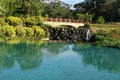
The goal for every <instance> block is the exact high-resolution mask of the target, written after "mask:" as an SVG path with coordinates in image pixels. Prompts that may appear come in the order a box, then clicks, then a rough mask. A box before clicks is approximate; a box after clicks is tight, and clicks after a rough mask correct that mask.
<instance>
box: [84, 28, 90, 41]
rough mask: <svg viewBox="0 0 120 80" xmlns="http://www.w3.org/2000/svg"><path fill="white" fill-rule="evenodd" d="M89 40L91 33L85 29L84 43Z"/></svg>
mask: <svg viewBox="0 0 120 80" xmlns="http://www.w3.org/2000/svg"><path fill="white" fill-rule="evenodd" d="M90 38H91V32H90V29H87V30H86V39H85V40H86V41H88V40H90Z"/></svg>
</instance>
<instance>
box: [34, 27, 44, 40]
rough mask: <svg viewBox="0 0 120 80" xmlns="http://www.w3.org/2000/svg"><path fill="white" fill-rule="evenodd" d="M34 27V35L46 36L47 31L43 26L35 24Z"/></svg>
mask: <svg viewBox="0 0 120 80" xmlns="http://www.w3.org/2000/svg"><path fill="white" fill-rule="evenodd" d="M32 29H33V31H34V35H33V36H34V37H39V38H42V37H44V36H45V31H44V29H43V28H41V27H39V26H33V27H32Z"/></svg>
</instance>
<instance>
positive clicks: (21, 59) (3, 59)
mask: <svg viewBox="0 0 120 80" xmlns="http://www.w3.org/2000/svg"><path fill="white" fill-rule="evenodd" d="M69 46H72V50H73V51H74V52H77V53H78V54H80V56H82V61H83V63H84V65H86V66H87V65H91V64H92V65H93V66H94V67H96V68H97V70H107V71H110V72H120V53H119V52H120V50H119V49H113V48H106V47H100V48H99V47H96V46H91V45H89V44H87V45H86V44H84V45H83V44H82V45H81V44H76V43H71V44H70V43H69V44H68V43H52V42H51V43H49V42H48V43H47V42H45V43H42V44H41V45H35V44H26V43H19V44H13V45H10V44H2V43H1V44H0V69H2V68H3V69H4V68H12V67H13V66H14V65H15V61H16V62H17V63H18V64H19V66H20V68H21V69H23V70H24V69H31V68H36V67H40V65H41V63H42V60H43V56H44V55H45V56H56V55H59V54H61V53H62V52H64V51H66V50H69V49H70V48H69ZM47 53H49V54H47Z"/></svg>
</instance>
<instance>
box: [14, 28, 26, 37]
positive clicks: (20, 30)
mask: <svg viewBox="0 0 120 80" xmlns="http://www.w3.org/2000/svg"><path fill="white" fill-rule="evenodd" d="M15 31H16V36H18V37H25V34H26V30H25V28H23V27H17V28H16V29H15Z"/></svg>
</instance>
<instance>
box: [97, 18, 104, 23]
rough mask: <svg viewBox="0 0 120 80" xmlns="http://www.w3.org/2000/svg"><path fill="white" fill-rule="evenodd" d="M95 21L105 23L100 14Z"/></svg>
mask: <svg viewBox="0 0 120 80" xmlns="http://www.w3.org/2000/svg"><path fill="white" fill-rule="evenodd" d="M97 23H99V24H103V23H105V19H104V18H103V17H102V16H100V17H98V19H97Z"/></svg>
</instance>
